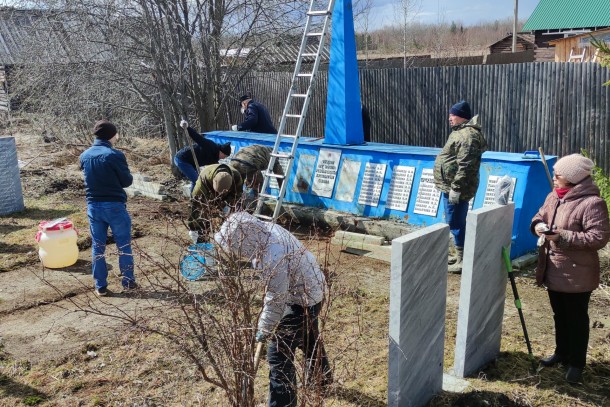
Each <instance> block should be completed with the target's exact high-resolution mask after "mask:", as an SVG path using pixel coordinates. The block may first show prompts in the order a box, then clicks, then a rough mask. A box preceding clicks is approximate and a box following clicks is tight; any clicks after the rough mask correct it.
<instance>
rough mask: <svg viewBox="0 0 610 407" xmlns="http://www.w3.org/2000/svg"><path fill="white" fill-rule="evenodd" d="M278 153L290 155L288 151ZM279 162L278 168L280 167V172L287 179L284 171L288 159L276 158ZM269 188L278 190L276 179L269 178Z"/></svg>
mask: <svg viewBox="0 0 610 407" xmlns="http://www.w3.org/2000/svg"><path fill="white" fill-rule="evenodd" d="M278 153H284V154H290V151H278ZM278 160H279V161H280V167H282V172H284V174H285V175H286V177H288V175H289V174H286V169H287V168H288V158H278ZM269 187H271V188H273V189H280V186H279V184H278V183H277V178H271V179H270V180H269Z"/></svg>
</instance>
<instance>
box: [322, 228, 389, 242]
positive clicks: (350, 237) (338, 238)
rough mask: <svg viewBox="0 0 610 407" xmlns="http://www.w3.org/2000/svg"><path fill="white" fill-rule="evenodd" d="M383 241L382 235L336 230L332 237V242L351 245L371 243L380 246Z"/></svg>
mask: <svg viewBox="0 0 610 407" xmlns="http://www.w3.org/2000/svg"><path fill="white" fill-rule="evenodd" d="M335 242H336V243H335ZM384 242H385V238H384V237H383V236H374V235H365V234H363V233H355V232H346V231H344V230H338V231H337V232H335V236H334V237H333V243H335V244H344V245H348V246H352V244H354V243H356V244H371V245H377V246H381V245H382V244H383V243H384Z"/></svg>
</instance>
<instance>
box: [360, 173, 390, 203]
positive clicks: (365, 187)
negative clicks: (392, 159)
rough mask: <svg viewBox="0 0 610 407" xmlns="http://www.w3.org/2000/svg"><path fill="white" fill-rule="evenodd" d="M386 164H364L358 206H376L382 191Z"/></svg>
mask: <svg viewBox="0 0 610 407" xmlns="http://www.w3.org/2000/svg"><path fill="white" fill-rule="evenodd" d="M387 166H388V165H387V164H377V163H366V167H365V168H364V175H363V176H362V184H361V185H360V195H359V196H358V204H359V205H368V206H377V205H378V204H379V197H380V196H381V190H382V189H383V181H384V179H385V170H386V167H387Z"/></svg>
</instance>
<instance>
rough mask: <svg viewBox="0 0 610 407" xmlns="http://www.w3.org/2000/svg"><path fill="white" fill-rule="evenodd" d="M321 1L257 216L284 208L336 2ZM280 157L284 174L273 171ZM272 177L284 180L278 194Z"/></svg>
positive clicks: (311, 15)
mask: <svg viewBox="0 0 610 407" xmlns="http://www.w3.org/2000/svg"><path fill="white" fill-rule="evenodd" d="M321 3H325V2H324V1H321V0H317V1H316V0H311V2H310V4H309V8H308V11H307V22H306V23H305V29H304V32H303V38H302V39H301V46H300V48H299V54H298V56H297V61H296V65H295V67H294V73H293V74H292V85H291V86H290V89H289V91H288V97H287V98H286V104H285V105H284V111H283V113H282V118H281V120H280V126H279V129H278V133H277V137H276V138H275V144H274V145H273V151H272V153H271V159H270V160H269V165H268V166H267V170H266V171H264V172H263V177H264V181H263V187H262V190H261V193H259V195H258V201H257V203H256V210H255V211H254V216H256V217H258V218H260V219H262V220H266V221H271V222H275V221H276V220H277V218H278V216H279V215H280V211H281V209H282V202H283V200H284V196H285V195H286V188H287V187H288V182H286V181H287V178H288V176H290V173H291V171H292V166H293V164H294V157H295V154H296V150H297V146H298V144H299V139H300V137H301V133H302V131H303V125H304V123H305V117H306V115H307V109H308V107H309V102H310V100H311V91H312V88H313V85H314V81H315V78H316V76H317V73H318V68H319V66H320V61H321V59H322V58H321V55H322V51H323V50H324V45H325V43H326V37H327V34H328V31H329V28H330V20H331V14H332V11H333V7H334V5H335V0H328V4H321ZM321 6H324V7H325V8H322V9H321V8H320V7H321ZM310 42H313V43H314V44H313V45H309V43H310ZM312 57H315V60H314V63H313V67H312V68H311V71H310V72H305V71H304V70H302V68H304V67H303V66H302V65H303V62H304V60H305V59H306V58H312ZM292 130H294V131H292ZM290 133H292V134H290ZM283 139H288V140H290V142H291V143H292V144H291V147H290V151H289V152H287V151H282V152H280V145H281V142H282V140H283ZM277 160H286V161H287V164H286V168H285V169H284V174H275V173H274V172H273V168H274V166H275V163H276V161H277ZM271 180H276V181H277V180H282V181H284V182H282V186H281V187H279V193H278V195H274V194H273V193H268V192H267V191H268V189H269V185H270V183H271ZM273 201H275V209H274V211H273V216H267V215H263V214H262V213H261V212H262V209H263V207H264V205H265V202H273Z"/></svg>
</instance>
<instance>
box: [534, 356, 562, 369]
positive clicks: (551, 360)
mask: <svg viewBox="0 0 610 407" xmlns="http://www.w3.org/2000/svg"><path fill="white" fill-rule="evenodd" d="M563 362H564V360H563V356H561V355H557V354H556V353H553V354H552V355H551V356H547V357H546V358H543V359H540V364H541V365H542V366H545V367H551V366H555V365H557V364H559V363H563Z"/></svg>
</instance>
